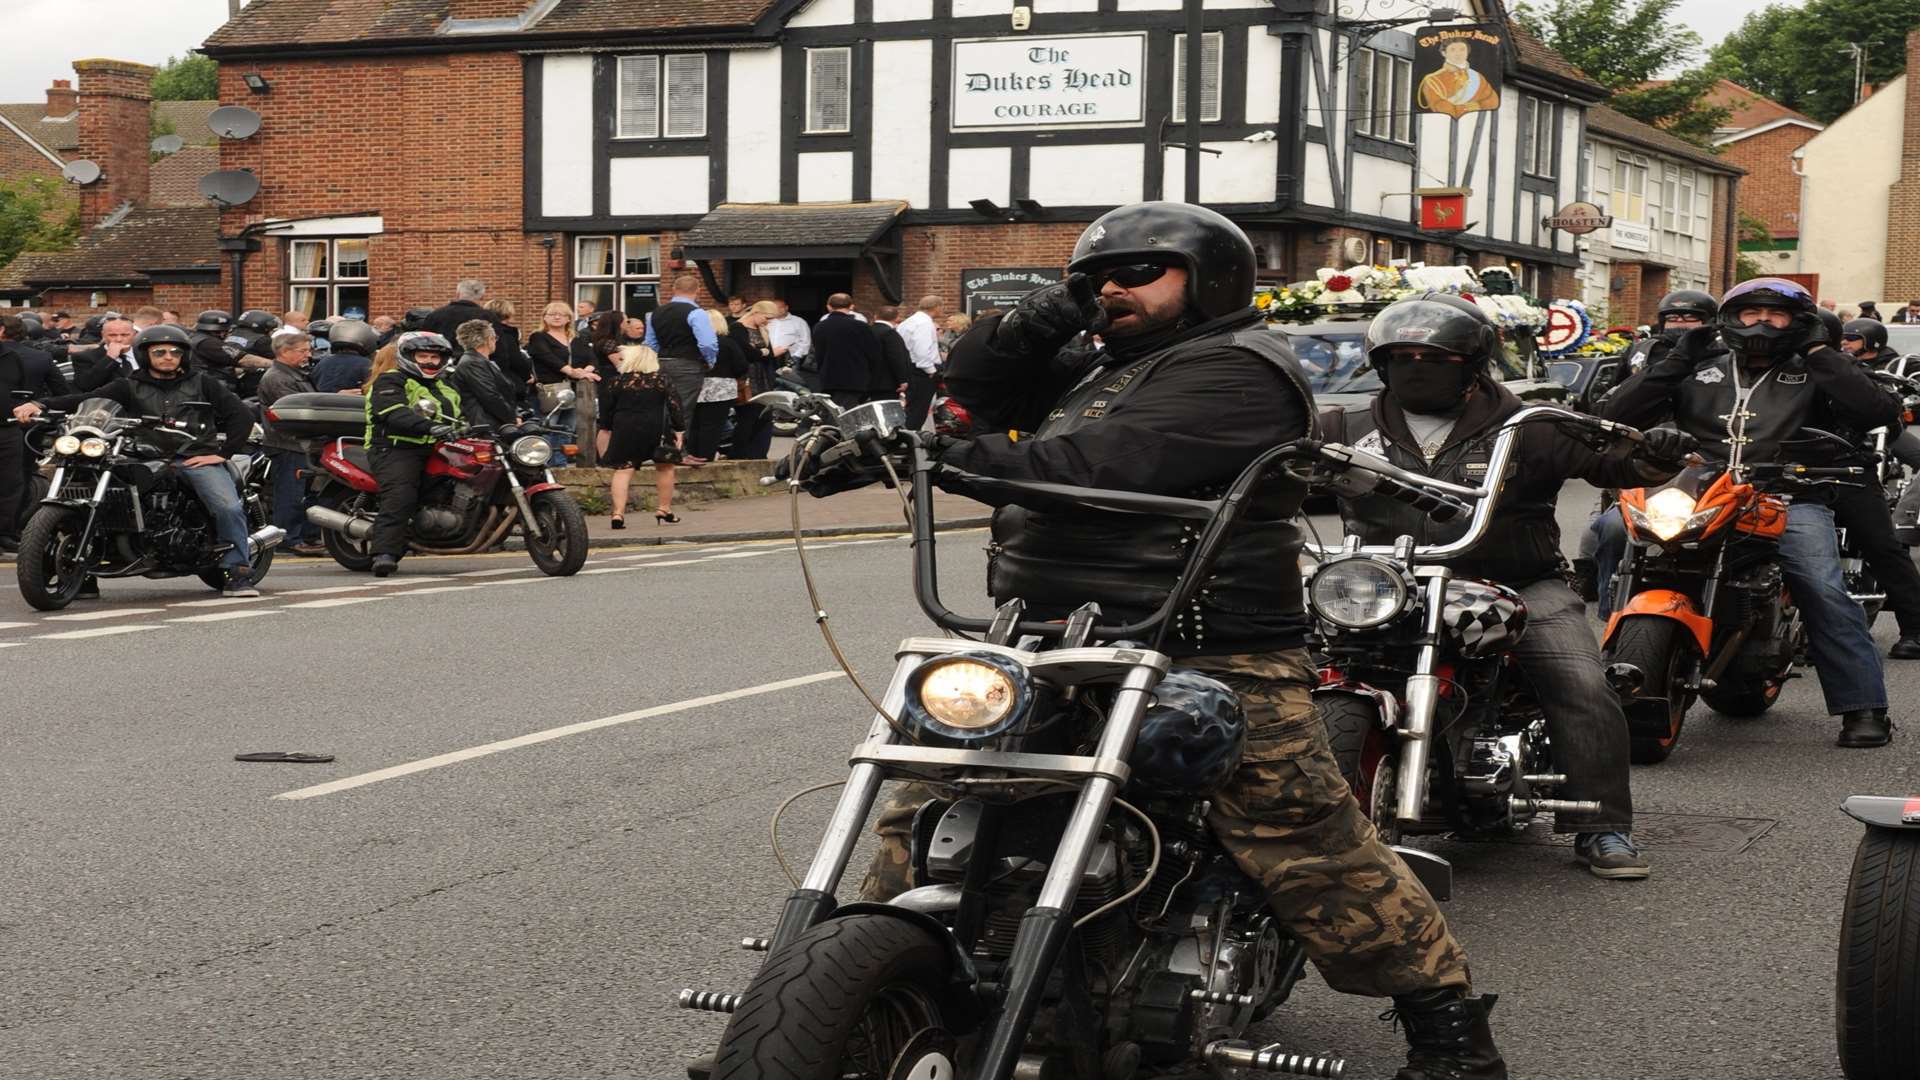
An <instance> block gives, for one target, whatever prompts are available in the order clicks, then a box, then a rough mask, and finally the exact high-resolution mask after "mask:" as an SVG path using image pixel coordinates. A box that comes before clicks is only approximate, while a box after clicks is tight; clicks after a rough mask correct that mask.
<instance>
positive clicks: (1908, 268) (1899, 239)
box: [1881, 30, 1920, 296]
mask: <svg viewBox="0 0 1920 1080" xmlns="http://www.w3.org/2000/svg"><path fill="white" fill-rule="evenodd" d="M1907 70H1908V71H1912V72H1920V30H1916V31H1914V32H1912V33H1910V34H1908V35H1907ZM1906 86H1907V95H1906V97H1907V99H1906V102H1905V106H1906V117H1907V123H1906V133H1905V136H1904V139H1905V141H1904V142H1903V143H1902V145H1901V148H1900V179H1898V180H1895V181H1894V182H1893V188H1892V190H1891V191H1890V192H1889V193H1888V198H1887V283H1886V287H1885V288H1883V289H1882V290H1881V294H1882V295H1885V296H1920V123H1916V122H1915V120H1916V118H1920V75H1916V77H1914V78H1910V79H1908V80H1907V83H1906Z"/></svg>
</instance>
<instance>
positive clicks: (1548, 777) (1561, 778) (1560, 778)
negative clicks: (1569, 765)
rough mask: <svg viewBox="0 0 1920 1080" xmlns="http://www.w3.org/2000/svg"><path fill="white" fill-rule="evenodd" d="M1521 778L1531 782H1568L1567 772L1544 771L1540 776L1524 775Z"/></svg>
mask: <svg viewBox="0 0 1920 1080" xmlns="http://www.w3.org/2000/svg"><path fill="white" fill-rule="evenodd" d="M1520 779H1522V780H1525V781H1526V782H1527V783H1529V784H1556V785H1557V784H1564V783H1566V782H1567V774H1566V773H1542V774H1540V775H1539V776H1523V777H1521V778H1520Z"/></svg>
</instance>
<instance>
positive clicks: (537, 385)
mask: <svg viewBox="0 0 1920 1080" xmlns="http://www.w3.org/2000/svg"><path fill="white" fill-rule="evenodd" d="M526 352H527V358H528V359H529V360H531V361H532V362H533V382H534V386H533V388H532V389H533V392H534V407H535V408H537V409H539V410H540V411H541V412H542V413H546V412H550V411H552V410H551V407H550V406H549V405H547V404H546V403H545V402H543V401H542V400H541V395H542V394H545V395H549V396H548V397H547V399H546V400H547V401H551V400H552V399H551V396H550V395H551V394H552V393H553V392H554V391H557V390H559V389H560V388H561V387H564V386H569V385H570V384H571V383H572V380H573V379H575V378H578V377H580V373H579V371H578V369H576V368H575V367H574V366H573V309H572V308H570V307H568V306H567V305H566V304H565V303H564V302H562V301H559V300H555V301H554V302H552V303H550V304H548V305H547V306H546V308H545V309H543V310H542V311H541V312H540V329H538V330H536V331H534V332H533V336H532V337H530V338H528V339H527V343H526ZM574 412H575V410H574V409H564V410H562V411H561V412H560V414H559V415H557V416H555V417H554V418H553V423H554V426H555V427H558V428H561V429H563V430H566V431H572V430H573V426H574V422H573V421H574ZM547 441H548V442H549V443H550V444H551V445H552V446H553V455H554V456H553V464H554V466H555V467H556V468H559V467H562V466H565V465H568V464H570V462H568V460H567V456H566V454H565V453H564V452H563V451H562V450H561V449H560V448H561V447H562V446H565V445H566V444H567V443H568V442H569V441H570V440H568V439H567V438H566V437H565V436H562V435H552V436H548V439H547Z"/></svg>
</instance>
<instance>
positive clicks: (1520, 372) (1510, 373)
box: [1268, 314, 1572, 412]
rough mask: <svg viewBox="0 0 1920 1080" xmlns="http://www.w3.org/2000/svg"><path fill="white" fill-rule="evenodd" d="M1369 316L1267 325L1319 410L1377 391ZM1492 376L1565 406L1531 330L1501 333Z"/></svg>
mask: <svg viewBox="0 0 1920 1080" xmlns="http://www.w3.org/2000/svg"><path fill="white" fill-rule="evenodd" d="M1371 321H1372V317H1371V315H1370V314H1369V315H1359V314H1355V315H1352V316H1341V315H1332V316H1329V317H1327V318H1326V319H1325V320H1324V321H1321V322H1312V323H1289V322H1276V323H1269V324H1268V328H1269V329H1271V330H1273V331H1274V332H1275V333H1281V334H1285V335H1287V341H1288V343H1289V344H1291V345H1292V346H1293V354H1294V357H1295V358H1296V359H1298V360H1299V361H1300V368H1301V370H1302V371H1304V372H1305V373H1306V376H1307V381H1308V382H1309V383H1310V384H1311V385H1312V387H1313V397H1314V401H1315V402H1316V403H1318V405H1319V406H1320V407H1321V408H1322V409H1325V408H1329V407H1338V408H1340V409H1344V410H1346V411H1348V412H1352V411H1355V410H1359V409H1364V408H1366V407H1367V405H1368V403H1369V402H1371V401H1372V400H1373V396H1374V394H1376V393H1378V392H1379V390H1380V376H1379V375H1376V374H1375V373H1374V372H1373V369H1372V368H1370V367H1368V366H1367V352H1366V341H1365V338H1366V333H1367V324H1368V323H1369V322H1371ZM1494 377H1495V378H1497V379H1499V380H1500V381H1501V382H1502V383H1505V384H1506V387H1507V389H1509V390H1511V391H1513V393H1514V396H1515V397H1518V398H1519V399H1520V400H1522V401H1525V402H1527V403H1529V404H1534V405H1566V404H1568V403H1569V399H1570V397H1571V396H1572V395H1571V394H1570V392H1569V391H1568V389H1567V387H1566V386H1565V385H1563V384H1562V383H1560V382H1557V381H1555V380H1554V379H1553V378H1551V377H1549V374H1548V372H1547V370H1546V369H1545V368H1544V366H1543V364H1542V361H1541V360H1540V355H1539V350H1538V349H1537V348H1535V347H1534V342H1533V337H1532V335H1530V334H1526V333H1518V334H1511V335H1506V334H1503V335H1502V348H1501V350H1500V354H1499V355H1498V356H1497V357H1495V359H1494Z"/></svg>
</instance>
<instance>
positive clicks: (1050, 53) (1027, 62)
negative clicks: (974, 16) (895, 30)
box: [953, 33, 1147, 131]
mask: <svg viewBox="0 0 1920 1080" xmlns="http://www.w3.org/2000/svg"><path fill="white" fill-rule="evenodd" d="M1146 88H1147V35H1146V34H1144V33H1141V34H1099V35H1091V36H1085V37H1053V38H976V39H970V40H962V41H956V42H954V43H953V127H954V129H955V130H956V131H958V130H963V129H966V130H983V129H992V128H1029V127H1127V126H1132V125H1138V124H1141V123H1144V122H1145V119H1146Z"/></svg>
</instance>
